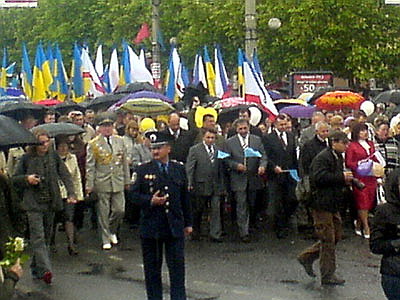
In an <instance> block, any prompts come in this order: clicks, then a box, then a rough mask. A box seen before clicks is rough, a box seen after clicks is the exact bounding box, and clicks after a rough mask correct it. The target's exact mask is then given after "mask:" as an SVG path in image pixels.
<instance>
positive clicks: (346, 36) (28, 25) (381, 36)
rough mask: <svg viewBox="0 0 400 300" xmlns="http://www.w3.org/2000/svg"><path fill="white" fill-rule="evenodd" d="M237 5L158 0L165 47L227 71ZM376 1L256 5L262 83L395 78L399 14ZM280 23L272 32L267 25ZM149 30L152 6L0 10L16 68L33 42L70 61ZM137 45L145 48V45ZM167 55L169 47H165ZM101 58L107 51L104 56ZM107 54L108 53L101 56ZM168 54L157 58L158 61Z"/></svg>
mask: <svg viewBox="0 0 400 300" xmlns="http://www.w3.org/2000/svg"><path fill="white" fill-rule="evenodd" d="M244 2H245V1H243V0H174V1H169V0H162V1H161V5H160V12H161V15H160V16H161V29H162V33H163V37H164V43H165V44H166V45H167V46H168V44H169V39H170V38H171V37H176V38H177V40H178V46H179V48H180V53H181V54H182V57H183V59H184V61H185V62H186V63H187V65H189V66H191V65H192V64H193V60H194V56H195V54H196V52H198V51H199V50H201V49H202V47H203V46H204V45H207V46H209V47H210V48H212V47H213V46H214V44H219V45H221V48H222V52H223V54H224V59H225V63H226V64H227V68H228V70H234V68H235V66H236V53H237V48H239V47H241V48H244V42H245V41H244V36H245V24H244ZM378 2H379V1H376V0H320V1H315V0H258V1H257V13H258V19H257V30H258V52H259V59H260V62H261V65H262V67H263V70H264V73H265V76H266V77H267V78H268V79H269V80H275V79H279V78H282V76H284V75H285V74H287V73H288V72H290V71H296V70H297V71H299V70H330V71H333V72H334V74H335V76H338V77H343V78H346V79H350V80H351V81H352V82H357V81H360V80H367V79H369V78H372V77H374V78H377V79H380V80H383V81H386V82H388V81H392V80H393V79H394V78H397V77H400V76H399V75H400V63H399V62H400V59H399V57H400V55H399V54H400V45H399V43H400V37H399V36H398V32H397V31H398V30H397V28H398V27H399V26H400V10H399V8H398V7H393V6H390V7H389V6H388V7H385V6H381V7H379V6H378V5H377V3H378ZM272 17H277V18H279V19H280V20H281V21H282V26H281V28H279V29H278V30H272V29H270V28H269V27H268V20H269V19H270V18H272ZM144 22H147V23H149V24H151V0H39V7H38V8H35V9H3V10H1V11H0V28H1V30H0V47H7V48H8V50H9V53H10V56H11V58H10V60H15V61H19V60H20V55H21V54H20V53H21V50H20V49H21V44H22V43H23V42H25V43H27V46H28V49H29V50H30V54H31V56H32V57H33V55H34V51H35V48H36V45H37V43H39V42H40V41H41V42H43V43H48V42H50V43H55V42H57V43H58V44H59V45H60V47H61V49H63V52H64V53H63V54H64V56H65V57H67V58H68V57H70V53H71V51H72V46H73V43H74V42H76V41H77V42H79V43H82V44H83V43H85V44H87V45H88V46H89V47H90V49H92V53H93V51H94V48H95V47H96V46H97V45H99V44H103V45H104V46H105V49H107V48H108V49H109V50H110V51H111V48H113V47H120V45H121V42H122V40H126V41H132V40H133V39H134V37H135V36H136V34H137V32H138V30H139V29H140V26H141V24H142V23H144ZM141 46H144V47H146V48H148V49H149V48H151V41H150V40H146V41H145V43H144V44H143V45H141ZM167 48H168V47H167ZM106 53H107V52H106ZM106 55H107V54H106ZM167 58H168V53H166V52H163V61H166V60H167Z"/></svg>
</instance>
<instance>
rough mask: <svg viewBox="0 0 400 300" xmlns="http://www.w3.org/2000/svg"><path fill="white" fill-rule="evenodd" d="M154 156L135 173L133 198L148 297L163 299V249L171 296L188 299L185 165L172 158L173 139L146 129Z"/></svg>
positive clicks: (189, 218)
mask: <svg viewBox="0 0 400 300" xmlns="http://www.w3.org/2000/svg"><path fill="white" fill-rule="evenodd" d="M145 135H146V137H147V138H148V139H150V141H151V146H150V147H151V152H152V156H153V159H152V160H151V161H150V162H148V163H144V164H142V165H140V166H138V168H137V170H136V173H135V174H134V175H133V179H134V182H133V186H132V189H131V191H132V199H134V202H135V203H137V204H138V205H140V206H141V208H142V215H141V225H140V236H141V242H142V253H143V262H144V273H145V281H146V291H147V297H148V299H160V300H161V299H162V281H161V268H162V261H163V248H165V257H166V261H167V266H168V270H169V275H170V285H171V287H170V294H171V299H174V300H181V299H186V292H185V262H184V237H185V236H187V235H189V234H190V233H191V232H192V215H191V208H190V201H189V197H188V191H187V188H188V187H187V180H186V173H185V168H184V166H183V164H182V163H179V162H176V161H172V160H170V159H169V153H170V151H171V146H170V144H169V142H170V141H171V139H172V138H173V137H172V136H171V135H169V134H167V133H164V132H155V131H153V132H147V133H146V134H145Z"/></svg>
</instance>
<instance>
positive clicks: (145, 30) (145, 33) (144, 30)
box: [133, 23, 150, 45]
mask: <svg viewBox="0 0 400 300" xmlns="http://www.w3.org/2000/svg"><path fill="white" fill-rule="evenodd" d="M149 36H150V29H149V25H147V23H143V24H142V27H140V30H139V32H138V33H137V35H136V38H135V40H134V41H133V42H134V43H135V44H136V45H137V44H140V43H141V42H142V41H143V40H144V39H146V38H148V37H149Z"/></svg>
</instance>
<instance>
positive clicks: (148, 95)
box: [108, 91, 173, 111]
mask: <svg viewBox="0 0 400 300" xmlns="http://www.w3.org/2000/svg"><path fill="white" fill-rule="evenodd" d="M138 98H151V99H160V100H162V101H164V102H169V103H173V101H172V100H171V99H169V98H168V97H166V96H164V95H163V94H160V93H155V92H150V91H140V92H136V93H132V94H129V95H127V96H125V97H123V98H121V100H119V101H118V102H117V103H115V104H113V105H112V106H110V108H109V109H108V110H109V111H116V110H117V109H118V108H120V106H121V105H122V104H124V103H126V102H127V101H128V100H131V99H138Z"/></svg>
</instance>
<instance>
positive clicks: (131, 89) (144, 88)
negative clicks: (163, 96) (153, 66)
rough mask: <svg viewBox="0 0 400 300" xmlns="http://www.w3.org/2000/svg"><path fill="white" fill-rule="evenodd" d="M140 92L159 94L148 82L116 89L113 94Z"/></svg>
mask: <svg viewBox="0 0 400 300" xmlns="http://www.w3.org/2000/svg"><path fill="white" fill-rule="evenodd" d="M140 91H150V92H156V93H157V92H160V91H159V90H157V89H156V88H155V87H154V86H153V85H151V84H150V83H148V82H134V83H128V84H127V85H123V86H120V87H118V88H117V90H116V91H115V92H114V94H121V93H122V94H132V93H135V92H140Z"/></svg>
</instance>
